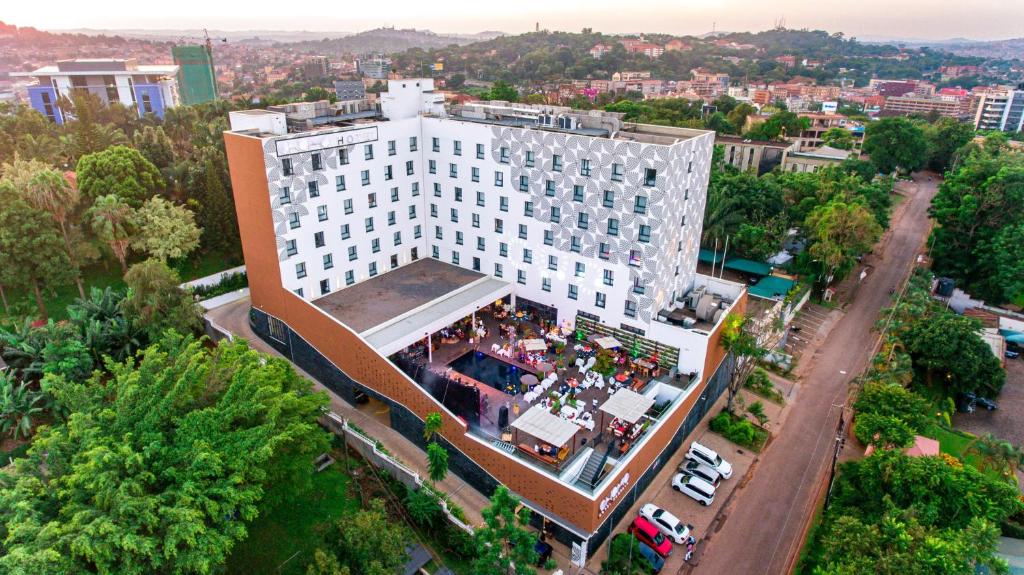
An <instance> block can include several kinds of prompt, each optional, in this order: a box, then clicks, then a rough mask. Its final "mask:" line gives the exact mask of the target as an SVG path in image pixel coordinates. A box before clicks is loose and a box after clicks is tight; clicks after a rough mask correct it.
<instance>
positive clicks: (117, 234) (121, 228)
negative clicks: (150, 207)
mask: <svg viewBox="0 0 1024 575" xmlns="http://www.w3.org/2000/svg"><path fill="white" fill-rule="evenodd" d="M86 215H87V216H88V218H89V221H90V222H91V224H92V231H93V233H95V234H96V237H97V238H99V239H100V241H102V242H104V243H106V244H107V245H108V246H109V247H110V251H111V252H113V254H114V257H116V258H117V261H118V262H120V264H121V270H122V271H128V248H129V247H131V244H132V240H133V239H134V237H135V210H134V209H132V207H131V205H129V204H128V202H127V201H125V200H124V199H122V198H121V197H120V196H117V195H114V194H110V195H106V196H100V197H98V198H96V203H94V204H93V206H92V207H91V208H89V211H88V212H86Z"/></svg>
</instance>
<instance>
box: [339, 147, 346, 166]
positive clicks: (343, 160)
mask: <svg viewBox="0 0 1024 575" xmlns="http://www.w3.org/2000/svg"><path fill="white" fill-rule="evenodd" d="M338 163H339V164H340V165H342V166H347V165H348V148H338Z"/></svg>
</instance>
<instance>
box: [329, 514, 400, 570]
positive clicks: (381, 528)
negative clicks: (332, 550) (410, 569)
mask: <svg viewBox="0 0 1024 575" xmlns="http://www.w3.org/2000/svg"><path fill="white" fill-rule="evenodd" d="M338 532H339V540H338V543H337V550H338V558H339V559H340V561H341V565H342V568H345V567H347V568H348V570H349V571H350V572H352V573H363V574H365V575H393V574H394V573H398V572H400V571H401V570H402V569H401V567H402V566H403V565H405V562H406V561H407V557H408V554H407V553H406V550H405V549H406V546H407V545H408V538H409V534H408V531H407V529H406V528H405V524H403V523H402V522H400V521H394V520H393V519H391V518H390V517H389V516H388V512H387V509H386V508H385V507H384V502H383V501H382V500H380V499H373V500H371V501H370V506H369V509H363V510H360V511H358V512H356V513H355V515H353V516H352V517H347V518H345V519H344V520H342V521H341V522H339V524H338Z"/></svg>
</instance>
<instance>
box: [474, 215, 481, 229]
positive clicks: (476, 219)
mask: <svg viewBox="0 0 1024 575" xmlns="http://www.w3.org/2000/svg"><path fill="white" fill-rule="evenodd" d="M473 227H474V228H479V227H480V214H473Z"/></svg>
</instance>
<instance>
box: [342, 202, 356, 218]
mask: <svg viewBox="0 0 1024 575" xmlns="http://www.w3.org/2000/svg"><path fill="white" fill-rule="evenodd" d="M342 205H343V206H344V207H345V215H346V216H347V215H349V214H351V213H352V212H353V211H354V210H353V209H352V198H348V199H347V200H345V201H344V202H342Z"/></svg>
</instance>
